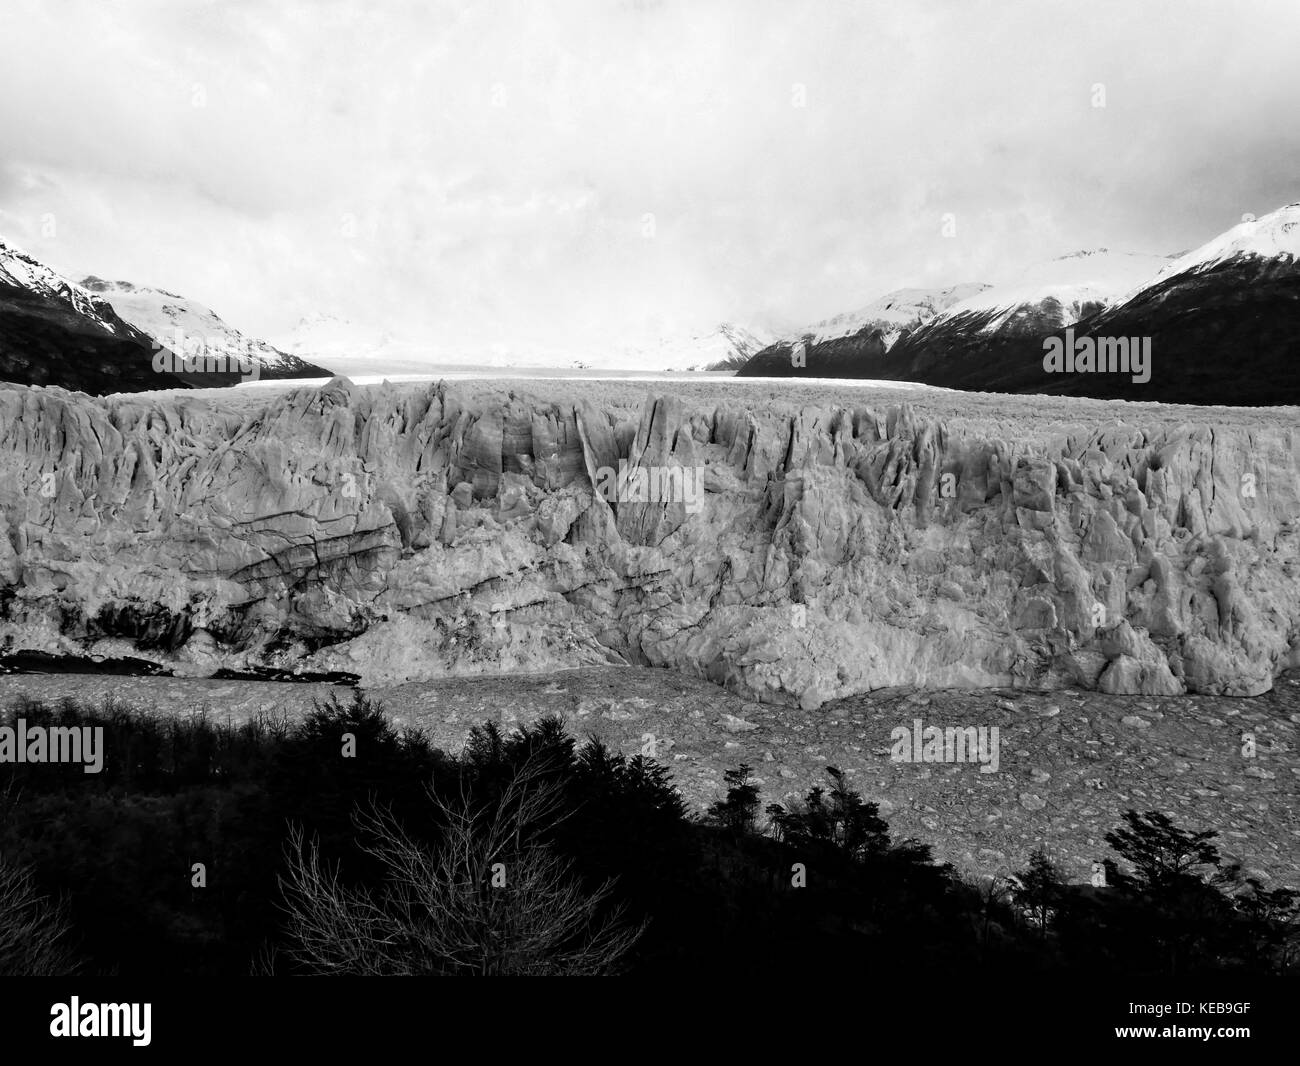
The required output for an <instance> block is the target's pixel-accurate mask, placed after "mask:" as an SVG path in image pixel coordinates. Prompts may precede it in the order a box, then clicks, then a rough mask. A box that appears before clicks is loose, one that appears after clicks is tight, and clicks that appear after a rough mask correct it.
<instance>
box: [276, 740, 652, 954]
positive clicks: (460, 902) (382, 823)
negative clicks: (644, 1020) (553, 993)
mask: <svg viewBox="0 0 1300 1066" xmlns="http://www.w3.org/2000/svg"><path fill="white" fill-rule="evenodd" d="M548 765H549V763H548V759H547V758H546V757H545V756H541V755H534V756H531V757H530V758H529V759H528V760H526V761H525V763H524V764H523V765H522V766H521V767H520V768H519V769H518V770H517V771H516V772H515V773H514V774H513V776H512V777H511V778H510V780H509V781H508V783H507V784H506V786H505V788H504V790H503V792H502V794H501V796H500V798H499V799H498V800H496V801H495V802H492V803H490V804H485V805H483V804H476V803H475V802H474V801H473V799H472V797H471V795H470V789H469V786H468V784H467V783H466V782H465V780H464V778H462V779H461V784H460V788H459V790H458V794H457V796H456V797H455V799H453V800H450V801H449V800H445V799H443V798H441V797H440V796H439V795H438V794H437V793H436V791H435V790H434V788H433V786H432V785H431V786H430V787H429V789H428V795H429V800H430V803H431V805H432V808H433V810H432V814H433V815H434V817H435V818H436V819H437V823H438V824H439V825H441V826H442V831H441V835H440V838H439V840H438V842H437V843H436V844H434V845H428V844H424V843H421V842H417V841H416V840H414V839H412V838H411V836H410V835H409V834H408V833H407V832H406V830H405V829H404V828H403V827H402V826H401V825H400V824H399V823H398V821H397V820H396V819H395V818H394V817H393V814H392V812H391V810H388V809H384V808H381V807H379V806H378V805H376V804H373V803H372V804H371V805H370V806H369V807H368V808H367V809H365V810H364V811H361V812H358V814H357V815H356V816H355V817H354V823H355V824H356V827H357V831H358V834H359V837H360V844H361V847H362V848H363V849H364V850H365V851H366V852H367V853H368V854H370V855H372V856H373V857H374V858H375V859H377V860H378V862H379V864H380V867H381V868H382V869H383V871H384V874H385V880H384V884H383V887H382V889H380V890H379V891H378V892H371V891H368V890H366V889H364V888H355V887H351V886H347V885H344V884H343V883H342V882H341V880H340V878H339V871H338V868H337V867H334V868H330V867H329V866H327V865H326V864H325V863H324V862H323V861H322V858H321V854H320V848H319V845H318V843H317V842H316V841H315V840H312V841H310V842H309V841H307V840H306V839H305V837H304V834H303V832H302V830H301V829H300V828H294V829H293V830H291V833H290V839H289V844H288V847H287V849H286V855H287V861H288V874H287V876H286V877H282V878H281V888H282V891H283V893H284V897H285V910H286V912H287V914H288V922H287V934H288V936H287V940H288V944H287V946H286V948H285V955H286V956H287V957H288V959H289V960H290V961H291V963H292V964H294V965H295V967H296V968H297V969H299V970H301V971H305V972H308V973H314V974H374V975H379V974H386V975H392V974H446V975H454V974H455V975H495V974H572V975H580V974H606V973H612V972H617V970H618V969H619V966H620V962H621V960H622V959H623V958H624V956H625V955H626V954H627V952H628V951H629V950H630V949H631V947H632V946H633V945H634V944H635V943H636V941H637V940H638V939H639V938H640V936H641V934H642V932H643V931H644V926H631V925H628V924H627V923H626V922H625V920H624V917H625V915H624V909H623V907H622V906H621V905H620V906H612V905H610V904H609V898H610V895H611V893H612V890H613V886H614V882H613V881H612V880H610V881H606V882H604V883H603V884H601V885H600V886H598V887H597V888H596V889H595V890H594V891H589V890H587V889H586V888H584V886H583V884H582V881H581V879H580V878H579V877H578V875H577V873H576V871H575V870H574V869H573V865H572V863H571V862H570V861H569V860H568V859H566V858H565V857H564V856H562V855H560V854H559V853H558V852H557V851H556V850H555V849H554V848H553V846H552V845H551V844H549V843H547V842H546V838H547V836H548V835H549V833H550V831H551V830H552V829H554V828H555V826H557V825H558V824H559V823H560V822H561V821H563V820H564V818H566V817H567V816H568V815H567V813H566V812H565V809H564V808H565V804H564V798H563V794H562V790H561V787H560V785H559V784H558V783H557V782H556V780H555V779H554V777H553V776H548Z"/></svg>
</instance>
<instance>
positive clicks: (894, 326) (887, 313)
mask: <svg viewBox="0 0 1300 1066" xmlns="http://www.w3.org/2000/svg"><path fill="white" fill-rule="evenodd" d="M988 287H989V286H987V285H985V284H983V283H981V282H972V283H969V284H964V285H951V286H949V287H947V288H943V289H896V290H895V291H893V292H890V293H886V294H885V295H884V296H881V297H879V298H878V299H876V300H873V301H872V302H871V303H869V304H867V305H866V306H865V307H862V308H859V309H858V310H857V311H850V312H846V313H844V314H840V315H836V316H835V317H834V318H828V319H825V320H824V321H821V322H817V323H814V324H813V325H812V326H809V327H808V328H807V329H804V330H801V331H799V332H798V333H796V334H793V335H790V336H786V337H782V338H781V339H779V340H776V341H774V342H773V343H771V344H769V345H768V346H767V347H765V348H763V349H762V350H761V351H759V352H757V353H756V354H755V355H754V357H753V358H752V359H750V360H749V362H747V363H746V364H745V365H744V366H743V367H741V368H740V369H739V370H738V371H737V373H738V374H739V375H741V376H745V377H767V376H771V377H781V376H785V375H789V374H802V375H806V376H809V377H846V378H873V377H881V376H882V375H881V374H880V373H878V369H879V363H880V360H881V359H883V358H884V356H885V354H886V353H887V352H888V351H889V350H890V349H891V348H893V347H894V345H895V344H897V343H898V341H900V340H901V339H902V338H904V337H906V336H908V335H909V334H910V333H911V332H912V331H913V330H916V329H918V328H920V327H921V326H923V325H925V323H927V322H929V321H931V320H932V319H934V318H935V317H936V316H937V315H939V314H941V313H942V312H944V311H945V310H947V309H948V308H949V307H951V306H952V305H953V304H955V303H959V302H960V301H962V300H966V299H969V298H971V297H974V296H976V295H977V294H978V293H980V292H983V291H984V290H985V289H987V288H988ZM799 345H802V346H803V356H804V361H805V365H804V366H803V367H795V366H794V362H795V360H794V359H793V358H792V357H793V355H794V352H795V349H796V347H798V346H799Z"/></svg>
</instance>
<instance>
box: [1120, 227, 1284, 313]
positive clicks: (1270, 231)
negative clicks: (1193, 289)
mask: <svg viewBox="0 0 1300 1066" xmlns="http://www.w3.org/2000/svg"><path fill="white" fill-rule="evenodd" d="M1298 259H1300V203H1294V204H1287V205H1286V206H1285V207H1280V208H1278V209H1277V210H1276V211H1273V212H1272V213H1270V214H1267V215H1264V216H1263V217H1262V218H1256V217H1254V216H1249V217H1247V218H1245V219H1243V221H1242V222H1241V223H1240V224H1239V225H1236V226H1233V227H1232V228H1231V229H1229V230H1226V231H1225V232H1223V233H1221V234H1219V236H1217V237H1215V238H1214V239H1213V240H1212V241H1207V242H1206V243H1205V244H1203V245H1201V246H1200V247H1199V248H1196V249H1193V250H1192V251H1190V252H1187V253H1185V254H1184V255H1180V256H1177V257H1175V258H1173V259H1172V260H1171V261H1170V262H1169V263H1168V264H1167V265H1166V266H1165V267H1164V269H1163V270H1161V271H1160V272H1159V273H1158V274H1157V275H1156V276H1155V277H1154V278H1149V279H1146V280H1145V282H1143V283H1141V284H1139V285H1138V286H1137V287H1136V288H1135V289H1133V290H1131V291H1130V292H1129V293H1128V294H1127V295H1126V297H1125V298H1126V299H1131V298H1132V297H1135V296H1137V295H1139V293H1141V292H1142V291H1144V290H1146V289H1151V288H1157V287H1159V286H1162V285H1164V284H1165V283H1166V282H1168V281H1169V280H1170V279H1171V278H1175V277H1179V276H1181V275H1194V274H1204V273H1207V272H1209V271H1212V270H1215V269H1217V268H1219V267H1223V266H1231V265H1240V264H1242V263H1249V262H1252V261H1254V262H1259V263H1273V264H1276V265H1277V266H1278V267H1281V268H1283V269H1287V268H1291V267H1294V266H1295V265H1296V261H1297V260H1298Z"/></svg>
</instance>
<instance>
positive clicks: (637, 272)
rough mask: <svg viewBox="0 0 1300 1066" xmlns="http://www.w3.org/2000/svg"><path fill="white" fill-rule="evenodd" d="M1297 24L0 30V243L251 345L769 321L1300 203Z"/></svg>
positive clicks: (741, 9)
mask: <svg viewBox="0 0 1300 1066" xmlns="http://www.w3.org/2000/svg"><path fill="white" fill-rule="evenodd" d="M1297 29H1300V9H1297V8H1296V6H1295V5H1294V4H1293V3H1291V2H1290V0H1280V2H1271V0H1268V2H1265V0H1256V2H1247V3H1240V4H1236V5H1232V6H1229V5H1223V4H1219V3H1210V2H1202V0H1179V2H1176V3H1170V2H1158V0H1151V2H1147V3H1143V4H1140V5H1133V4H1131V3H1129V2H1127V0H1093V2H1090V3H1086V4H1082V3H1074V2H1069V3H1058V2H1043V0H1034V2H1006V0H1002V2H998V3H981V2H969V0H961V2H951V3H941V2H930V3H914V2H909V3H897V4H893V3H876V4H870V5H867V4H861V3H857V2H851V3H850V2H845V3H830V2H827V3H819V4H808V5H800V4H789V3H775V2H765V0H716V2H709V0H695V2H676V0H663V2H649V0H631V2H627V3H620V4H616V3H604V2H599V3H598V2H564V3H560V2H558V0H557V2H555V3H543V2H537V0H530V2H521V3H467V4H451V3H419V4H396V5H391V4H385V5H377V4H365V3H360V2H358V3H353V4H343V3H332V2H326V3H317V2H311V3H307V2H299V3H277V4H274V5H271V4H263V3H252V2H249V3H233V4H232V3H221V4H216V3H201V2H200V3H176V2H165V3H163V2H159V3H133V4H130V5H111V6H110V5H106V4H102V3H97V2H91V0H86V2H80V0H76V2H65V3H61V4H47V3H37V2H32V3H27V2H17V3H15V2H14V0H8V2H6V3H5V4H4V5H3V7H2V8H0V39H3V40H4V41H5V51H6V61H5V63H4V65H3V66H0V145H3V149H2V151H3V153H4V154H3V157H0V211H3V212H5V215H3V216H0V221H3V222H4V224H5V225H6V226H12V225H13V224H14V222H13V220H15V219H16V220H18V222H17V225H18V226H19V227H20V228H21V229H22V230H24V232H22V233H15V234H13V236H15V238H16V239H19V240H23V241H26V242H27V243H28V245H29V247H30V248H31V250H32V251H33V252H34V253H35V254H38V255H42V256H43V257H45V258H46V259H48V260H49V261H50V262H51V263H52V264H53V265H56V266H59V267H63V268H68V269H72V268H78V269H81V270H85V271H87V272H94V273H97V274H99V275H101V276H112V277H125V278H130V279H131V280H135V281H138V282H142V283H146V284H154V285H158V286H160V287H163V288H167V289H171V290H173V291H178V292H182V293H185V294H186V295H189V296H192V297H194V298H196V299H200V300H202V301H204V302H206V303H209V304H210V305H212V306H213V307H215V308H216V309H217V310H218V311H219V312H220V313H221V314H223V315H224V316H226V317H227V318H229V319H230V320H231V321H233V322H234V323H236V324H237V325H239V326H241V327H242V328H246V329H249V330H251V331H254V332H259V333H263V334H275V333H276V332H279V331H281V330H283V329H285V328H287V327H288V326H290V325H292V323H293V322H294V321H296V320H297V318H298V317H300V316H302V315H304V314H306V313H308V312H310V311H312V310H314V309H316V308H321V309H327V310H331V311H334V312H336V313H339V314H342V315H344V316H347V317H351V318H354V319H357V320H360V321H370V322H373V323H375V324H376V325H377V326H379V327H381V328H389V329H392V330H394V331H398V332H406V333H411V334H414V335H418V336H423V337H428V338H430V339H436V341H437V342H438V343H439V344H440V345H452V346H461V347H463V348H464V349H465V350H466V352H467V354H468V353H471V352H472V351H473V350H474V349H475V348H476V347H482V346H487V345H492V344H504V345H507V346H512V347H521V348H522V347H527V346H529V345H537V346H542V347H553V348H560V349H564V348H566V347H567V348H572V349H574V350H575V351H578V350H581V351H582V352H586V351H589V350H592V349H601V348H602V346H603V347H608V346H610V345H611V344H612V343H614V341H612V340H611V339H612V338H620V339H625V340H632V341H636V342H645V341H650V340H653V339H654V335H655V334H656V333H657V331H661V330H664V329H673V330H682V331H688V332H689V331H696V330H703V329H707V328H709V327H710V326H712V325H713V324H715V323H717V322H720V321H724V320H733V319H739V320H742V321H744V320H746V319H749V318H751V317H753V316H756V315H765V316H768V317H770V318H773V319H776V320H778V321H789V322H793V323H802V322H805V321H809V320H812V319H815V318H818V317H822V316H824V315H829V314H834V313H836V312H838V311H842V310H845V309H847V308H852V307H854V306H856V305H860V304H863V303H865V302H867V301H868V300H869V299H871V298H873V297H874V296H876V295H878V294H879V293H881V292H883V291H886V290H888V289H890V288H893V287H897V286H901V285H912V284H948V283H953V282H957V281H967V280H987V281H998V280H1002V279H1004V278H1006V277H1008V276H1010V275H1012V274H1014V273H1015V272H1017V271H1018V270H1019V269H1020V268H1022V267H1023V266H1024V265H1026V264H1027V263H1030V262H1033V261H1035V260H1039V259H1044V258H1049V257H1052V256H1055V255H1060V254H1065V253H1067V252H1070V251H1074V250H1076V249H1079V248H1084V247H1097V246H1108V247H1111V248H1123V249H1126V250H1133V251H1142V252H1171V251H1176V250H1180V249H1182V248H1185V247H1188V246H1191V245H1194V244H1197V243H1200V242H1201V241H1203V240H1205V239H1208V238H1209V237H1210V236H1212V235H1213V234H1215V233H1217V232H1219V231H1220V230H1222V229H1224V228H1226V227H1227V226H1228V225H1231V224H1232V223H1234V222H1235V221H1237V220H1238V219H1239V217H1240V215H1241V214H1242V213H1243V212H1244V211H1254V212H1256V213H1262V212H1264V211H1267V210H1271V209H1272V208H1274V207H1277V206H1280V205H1281V204H1282V203H1285V202H1289V201H1292V200H1295V199H1297V198H1300V193H1298V192H1297V189H1296V175H1297V174H1300V167H1297V163H1300V126H1297V124H1296V123H1295V122H1294V121H1293V117H1292V116H1293V111H1294V101H1295V100H1296V99H1297V98H1300V71H1297V64H1295V62H1294V57H1293V55H1292V54H1291V49H1292V44H1291V42H1293V41H1294V40H1295V33H1296V31H1297ZM1098 87H1101V88H1102V91H1103V92H1104V103H1105V106H1104V107H1096V106H1094V104H1095V103H1096V102H1097V100H1098ZM50 214H53V215H54V217H55V218H56V219H57V221H58V225H57V227H56V231H55V232H56V235H55V236H53V237H46V236H43V235H42V234H43V230H42V226H41V223H40V220H41V219H42V217H44V216H46V215H50ZM948 215H951V216H953V218H954V219H955V225H956V229H955V234H956V235H955V236H952V237H945V236H943V232H942V229H943V221H944V218H945V216H948ZM46 229H48V227H47V228H46Z"/></svg>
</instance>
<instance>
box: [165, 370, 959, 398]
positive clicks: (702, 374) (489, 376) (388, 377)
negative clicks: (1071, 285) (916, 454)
mask: <svg viewBox="0 0 1300 1066" xmlns="http://www.w3.org/2000/svg"><path fill="white" fill-rule="evenodd" d="M341 376H346V377H347V379H348V380H349V381H350V382H352V384H354V385H382V384H383V383H384V382H385V381H387V382H389V383H390V384H393V385H398V384H408V383H418V382H438V381H537V380H545V381H734V382H735V383H736V384H737V385H744V386H748V385H788V384H789V383H790V380H791V379H790V378H760V377H746V378H738V377H736V376H735V374H734V373H733V372H732V371H729V370H720V371H708V370H694V371H687V370H678V371H652V370H595V369H591V370H574V369H568V368H548V367H513V368H510V369H503V368H500V367H458V368H455V369H450V368H449V369H447V370H439V371H436V372H432V373H427V374H357V375H341ZM331 380H332V379H331V378H292V379H280V380H271V381H245V382H241V383H240V384H238V385H235V386H234V388H236V389H238V390H240V391H241V392H243V391H245V390H253V389H274V390H281V391H283V390H285V389H297V388H304V387H310V388H319V387H320V386H322V385H326V384H328V383H329V382H330V381H331ZM798 380H799V382H800V384H803V385H825V386H827V387H832V388H844V387H849V388H853V387H862V388H875V389H895V390H899V391H904V392H918V391H919V392H950V391H951V390H950V389H940V388H938V387H936V386H934V385H921V384H918V383H917V382H913V381H877V380H875V379H855V378H799V379H798ZM169 391H172V390H169ZM190 391H192V392H203V393H207V392H214V391H216V392H221V391H225V390H221V389H217V390H213V389H195V390H190Z"/></svg>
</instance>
